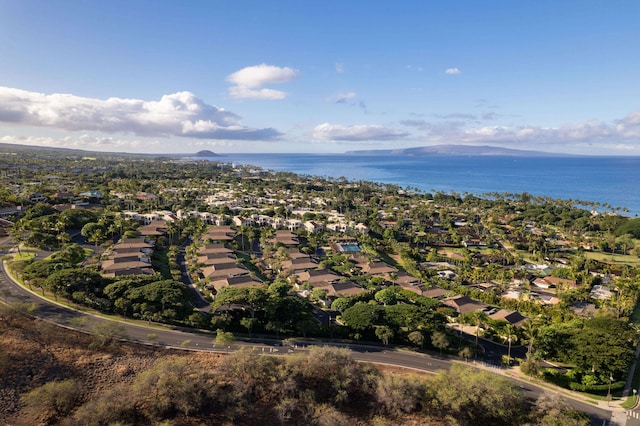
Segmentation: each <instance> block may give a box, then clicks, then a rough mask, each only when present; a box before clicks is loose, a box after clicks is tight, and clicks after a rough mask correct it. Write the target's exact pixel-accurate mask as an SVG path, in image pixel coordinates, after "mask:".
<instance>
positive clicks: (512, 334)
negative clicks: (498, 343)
mask: <svg viewBox="0 0 640 426" xmlns="http://www.w3.org/2000/svg"><path fill="white" fill-rule="evenodd" d="M516 331H517V330H516V327H515V326H514V325H513V324H507V325H506V326H505V328H504V330H503V337H504V338H505V339H506V340H507V342H508V344H509V349H508V352H507V365H511V343H512V342H514V341H516V340H517V338H518V336H517V335H516Z"/></svg>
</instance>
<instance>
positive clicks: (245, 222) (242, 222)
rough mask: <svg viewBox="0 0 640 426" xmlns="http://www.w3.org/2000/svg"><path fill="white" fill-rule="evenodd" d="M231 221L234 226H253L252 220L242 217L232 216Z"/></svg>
mask: <svg viewBox="0 0 640 426" xmlns="http://www.w3.org/2000/svg"><path fill="white" fill-rule="evenodd" d="M231 221H232V222H233V224H234V225H236V226H244V227H247V226H252V225H253V224H254V221H253V219H252V218H250V217H244V216H234V217H233V218H232V219H231Z"/></svg>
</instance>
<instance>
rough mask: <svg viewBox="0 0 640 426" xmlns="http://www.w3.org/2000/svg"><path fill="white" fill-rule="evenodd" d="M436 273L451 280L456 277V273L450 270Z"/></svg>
mask: <svg viewBox="0 0 640 426" xmlns="http://www.w3.org/2000/svg"><path fill="white" fill-rule="evenodd" d="M437 274H438V276H439V277H442V278H446V279H448V280H452V279H454V278H455V277H457V274H456V273H455V272H453V271H450V270H445V271H438V272H437Z"/></svg>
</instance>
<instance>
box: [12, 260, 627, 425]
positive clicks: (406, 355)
mask: <svg viewBox="0 0 640 426" xmlns="http://www.w3.org/2000/svg"><path fill="white" fill-rule="evenodd" d="M0 298H1V299H2V301H5V302H9V303H13V302H23V303H28V304H34V305H35V306H36V307H37V308H36V310H35V312H34V314H35V315H36V316H37V317H39V318H41V319H43V320H45V321H49V322H51V323H54V324H57V325H60V326H63V327H68V328H73V329H76V330H83V331H91V330H92V329H93V328H94V327H95V326H96V325H97V324H99V323H105V322H113V321H114V320H113V319H105V318H102V317H99V316H96V315H92V314H88V313H84V312H81V311H78V310H75V309H71V308H67V307H65V306H63V305H61V304H58V303H55V302H52V301H49V300H47V299H44V298H41V297H39V296H38V295H37V294H35V293H33V292H30V291H28V290H27V289H25V288H23V287H22V286H20V285H19V284H18V283H16V282H14V280H13V279H12V278H11V277H10V276H9V275H8V274H7V272H6V271H5V269H4V262H3V263H2V264H0ZM120 324H122V326H123V327H124V329H125V333H126V336H127V337H126V339H127V340H128V341H132V342H137V343H143V344H155V345H158V346H163V347H174V348H181V349H187V350H200V351H216V352H228V351H231V350H234V349H238V348H240V347H253V348H255V349H256V350H258V351H259V352H264V353H271V354H277V355H285V354H288V353H292V352H298V351H301V350H304V349H305V348H306V346H304V345H307V343H304V345H301V346H299V347H298V346H297V345H296V346H295V347H291V348H290V347H282V346H279V343H278V342H277V341H271V342H269V341H267V340H257V339H254V340H252V341H243V342H234V343H233V344H232V345H231V346H228V347H226V348H220V347H218V348H216V347H215V346H214V345H213V344H212V343H213V339H214V335H212V334H205V333H194V332H187V331H180V330H171V329H167V328H166V327H161V326H151V325H149V326H145V325H137V324H132V323H128V322H120ZM327 344H330V345H332V346H342V347H347V348H348V349H350V350H351V352H352V356H353V358H354V359H356V360H358V361H363V362H371V363H376V364H386V365H392V366H397V367H403V368H411V369H415V370H420V371H427V372H436V371H438V370H443V369H449V367H450V366H451V364H452V362H451V361H450V360H448V359H443V358H438V357H434V356H429V355H424V354H418V353H414V352H408V351H400V350H395V349H390V348H381V347H375V346H362V345H344V344H333V343H322V345H327ZM494 371H495V372H496V373H499V372H500V371H499V369H495V370H494ZM506 377H508V378H509V379H510V380H512V381H514V382H515V383H517V385H518V386H519V387H520V388H521V389H522V390H523V391H524V392H525V394H526V395H527V396H528V397H531V398H538V397H539V396H541V395H542V394H543V393H545V392H549V391H547V390H544V389H542V388H538V387H536V386H534V385H532V384H530V383H526V382H523V381H520V380H518V379H515V378H513V377H509V376H506ZM567 401H568V402H569V403H570V404H571V405H572V406H574V407H575V408H576V409H578V410H580V411H583V412H586V413H587V414H589V416H590V417H591V419H592V424H594V425H615V424H620V423H618V422H615V423H614V422H611V416H612V412H611V411H610V410H605V409H602V408H600V407H598V406H595V405H592V404H589V403H585V402H581V401H578V400H573V399H569V400H567Z"/></svg>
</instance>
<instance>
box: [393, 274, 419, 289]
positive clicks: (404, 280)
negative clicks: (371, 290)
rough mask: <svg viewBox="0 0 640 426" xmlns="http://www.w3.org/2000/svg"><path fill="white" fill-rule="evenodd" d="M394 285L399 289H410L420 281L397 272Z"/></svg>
mask: <svg viewBox="0 0 640 426" xmlns="http://www.w3.org/2000/svg"><path fill="white" fill-rule="evenodd" d="M394 283H395V284H397V285H399V286H401V287H412V286H416V285H419V284H420V280H419V279H418V278H416V277H414V276H413V275H409V274H407V273H406V272H404V271H400V272H398V274H397V276H396V279H395V281H394Z"/></svg>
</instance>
